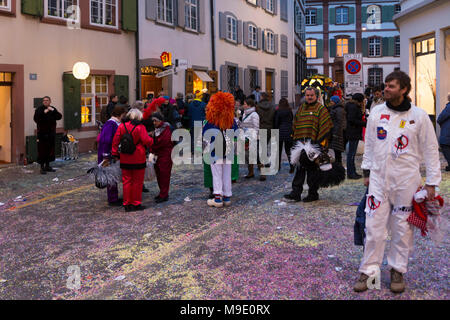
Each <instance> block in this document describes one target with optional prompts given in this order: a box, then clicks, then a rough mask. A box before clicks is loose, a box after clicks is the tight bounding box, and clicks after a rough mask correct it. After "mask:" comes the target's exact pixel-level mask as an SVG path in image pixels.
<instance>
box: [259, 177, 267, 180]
mask: <svg viewBox="0 0 450 320" xmlns="http://www.w3.org/2000/svg"><path fill="white" fill-rule="evenodd" d="M266 179H267V178H266V176H259V181H266Z"/></svg>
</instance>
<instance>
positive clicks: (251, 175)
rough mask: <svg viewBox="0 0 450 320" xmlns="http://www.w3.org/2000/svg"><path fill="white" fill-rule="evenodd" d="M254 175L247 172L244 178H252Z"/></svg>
mask: <svg viewBox="0 0 450 320" xmlns="http://www.w3.org/2000/svg"><path fill="white" fill-rule="evenodd" d="M254 177H255V175H254V174H248V175H246V176H245V179H251V178H254Z"/></svg>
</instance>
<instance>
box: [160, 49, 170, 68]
mask: <svg viewBox="0 0 450 320" xmlns="http://www.w3.org/2000/svg"><path fill="white" fill-rule="evenodd" d="M161 61H162V64H163V67H169V66H171V65H172V54H171V53H170V52H166V51H164V52H163V53H162V54H161Z"/></svg>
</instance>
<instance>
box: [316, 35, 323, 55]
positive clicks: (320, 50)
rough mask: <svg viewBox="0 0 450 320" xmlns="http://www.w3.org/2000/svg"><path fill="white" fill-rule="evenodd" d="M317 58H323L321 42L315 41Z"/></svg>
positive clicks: (320, 40)
mask: <svg viewBox="0 0 450 320" xmlns="http://www.w3.org/2000/svg"><path fill="white" fill-rule="evenodd" d="M317 58H323V40H322V39H317Z"/></svg>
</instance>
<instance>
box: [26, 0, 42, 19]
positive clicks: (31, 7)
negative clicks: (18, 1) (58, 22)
mask: <svg viewBox="0 0 450 320" xmlns="http://www.w3.org/2000/svg"><path fill="white" fill-rule="evenodd" d="M22 13H23V14H29V15H32V16H37V17H43V16H44V0H22Z"/></svg>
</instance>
